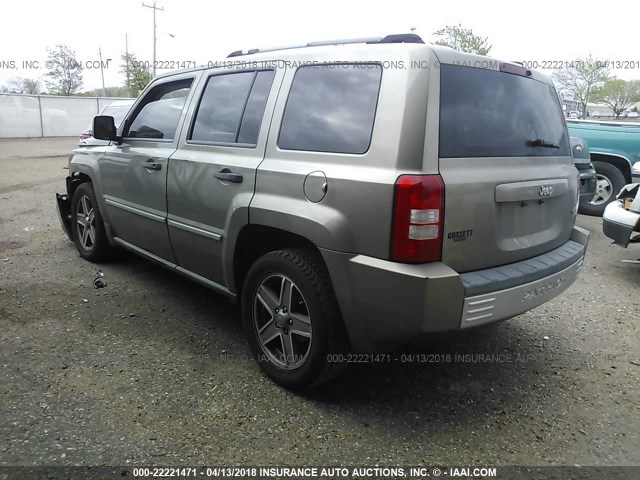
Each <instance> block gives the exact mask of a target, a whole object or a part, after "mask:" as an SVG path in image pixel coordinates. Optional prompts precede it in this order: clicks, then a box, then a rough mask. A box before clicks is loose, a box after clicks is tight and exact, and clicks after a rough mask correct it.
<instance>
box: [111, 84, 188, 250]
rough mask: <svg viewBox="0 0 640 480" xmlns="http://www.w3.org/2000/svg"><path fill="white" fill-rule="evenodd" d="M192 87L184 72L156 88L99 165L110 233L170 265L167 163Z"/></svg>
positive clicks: (139, 104) (124, 125)
mask: <svg viewBox="0 0 640 480" xmlns="http://www.w3.org/2000/svg"><path fill="white" fill-rule="evenodd" d="M194 83H195V76H194V74H183V75H179V76H171V77H168V79H167V80H165V81H162V82H160V83H157V84H155V85H154V86H153V87H152V88H151V89H150V90H148V91H147V92H146V93H145V94H144V97H143V98H142V99H141V100H140V101H139V102H138V103H137V105H136V106H135V108H134V109H133V110H132V111H131V113H130V115H129V117H128V118H127V119H126V120H125V122H124V123H123V126H122V127H121V130H122V137H123V138H122V143H121V144H120V145H115V144H114V145H111V146H110V147H108V148H107V149H106V152H105V155H104V157H103V158H101V159H100V161H99V171H100V176H101V179H102V185H103V195H104V203H105V204H106V208H107V215H108V218H109V220H110V225H111V227H112V229H113V235H114V236H115V237H117V238H118V239H120V240H124V241H125V242H127V243H129V244H131V245H134V246H136V247H138V248H141V249H143V250H145V251H147V252H148V253H151V254H153V255H155V256H158V257H160V258H162V259H164V260H166V261H168V262H171V263H175V257H174V255H173V251H172V249H171V244H170V242H169V233H168V231H167V198H166V194H167V172H168V160H169V157H170V156H171V154H172V153H173V152H175V150H176V145H177V139H178V136H179V133H180V131H179V130H180V126H181V125H182V121H183V120H182V118H183V116H184V110H185V106H186V105H187V104H188V101H190V98H191V96H190V92H191V87H192V85H193V84H194Z"/></svg>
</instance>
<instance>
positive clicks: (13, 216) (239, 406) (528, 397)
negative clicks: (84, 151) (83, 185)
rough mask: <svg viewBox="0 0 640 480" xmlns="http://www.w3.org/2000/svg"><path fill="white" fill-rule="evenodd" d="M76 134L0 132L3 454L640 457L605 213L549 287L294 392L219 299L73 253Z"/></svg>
mask: <svg viewBox="0 0 640 480" xmlns="http://www.w3.org/2000/svg"><path fill="white" fill-rule="evenodd" d="M75 141H76V139H62V140H59V139H55V140H52V139H44V140H40V141H35V140H31V141H25V140H21V141H0V157H2V158H0V171H1V172H2V175H0V326H1V329H0V338H1V343H0V365H1V368H2V376H1V377H0V465H125V464H133V465H135V464H163V465H179V464H189V465H206V464H212V463H215V464H262V465H304V464H314V465H321V464H332V465H337V464H346V465H357V464H359V465H374V464H396V465H399V464H403V465H410V464H420V463H424V464H448V465H460V464H488V465H573V464H582V465H639V464H640V435H639V433H640V394H639V389H638V380H639V377H640V348H639V345H640V341H639V338H640V336H639V335H638V333H639V326H638V319H639V312H640V303H639V302H640V297H639V296H638V291H639V290H638V288H639V286H640V267H639V266H638V265H632V264H625V263H622V262H621V260H622V259H625V258H626V259H634V258H637V257H638V256H640V250H639V249H638V247H633V246H632V247H631V248H629V249H628V250H624V249H621V248H618V247H616V246H612V245H610V242H609V241H608V240H607V239H606V238H605V237H604V236H603V234H602V230H601V221H600V219H597V218H591V217H583V216H580V217H579V219H578V224H580V225H581V226H584V227H586V228H588V229H589V230H590V231H591V232H592V237H591V241H590V245H589V255H588V257H587V260H586V266H585V269H584V271H583V273H582V275H581V276H580V278H579V279H578V281H577V282H576V283H575V284H574V285H573V286H572V287H571V288H570V289H569V290H568V291H567V292H565V293H564V294H563V295H562V296H560V297H559V298H556V299H555V300H554V301H553V302H550V303H548V304H546V305H543V306H541V307H539V308H537V309H535V310H533V311H531V312H529V313H526V314H524V315H521V316H519V317H517V318H514V319H512V320H510V321H507V322H503V323H501V324H499V325H495V326H491V327H486V328H482V329H478V330H473V331H466V332H463V333H460V334H455V335H447V336H440V337H437V338H434V339H432V340H430V341H428V342H425V343H422V344H420V345H415V346H411V347H406V348H404V349H403V350H401V351H399V352H397V353H395V354H394V356H395V357H396V358H397V359H398V360H397V361H393V362H391V363H389V364H379V365H374V364H364V365H353V366H352V367H351V368H349V369H348V370H347V372H346V374H345V375H344V376H343V377H341V378H340V379H339V380H338V381H337V382H335V383H333V384H331V385H329V386H326V387H325V388H323V389H322V390H321V391H316V392H311V393H307V394H305V395H295V394H292V393H290V392H287V391H285V390H283V389H282V388H279V387H278V386H276V385H274V384H272V383H271V382H270V381H268V380H267V379H266V378H265V377H264V376H263V375H262V374H261V373H260V371H259V369H258V367H257V366H256V365H255V364H254V363H253V361H250V360H248V357H249V350H248V347H247V346H246V344H245V341H244V338H243V334H242V329H241V326H240V324H239V322H238V319H239V311H238V309H237V307H235V306H233V305H232V304H230V303H229V302H228V301H227V300H225V299H224V298H222V297H220V296H218V295H216V294H214V293H212V292H210V291H208V290H206V289H204V288H201V287H200V286H198V285H196V284H193V283H190V282H189V281H186V280H184V279H182V278H181V277H178V276H177V275H174V274H172V273H170V272H168V271H165V270H162V269H160V268H159V267H156V266H154V265H152V264H150V263H147V262H146V261H144V260H142V259H138V258H136V257H133V256H131V255H129V254H124V253H123V254H122V255H121V257H120V258H119V259H118V260H116V261H115V262H113V263H109V264H106V265H101V266H97V265H93V264H90V263H88V262H86V261H84V260H82V259H81V258H80V257H79V255H78V254H77V253H76V250H75V247H74V246H73V244H72V243H70V242H69V241H68V239H67V238H66V236H65V235H64V233H63V232H62V230H61V228H60V226H59V224H58V218H57V215H56V211H55V202H54V196H53V194H54V192H56V191H63V189H64V178H65V176H66V171H65V170H63V167H65V166H66V152H67V151H68V150H69V149H70V148H71V147H72V146H73V145H74V143H75ZM25 145H26V146H27V147H28V148H25ZM34 152H35V153H34ZM56 154H64V156H63V157H60V156H53V157H52V156H48V155H56ZM19 157H20V158H19ZM99 271H101V272H102V273H103V274H104V279H105V280H106V281H107V286H106V287H105V288H103V289H95V288H94V287H93V280H94V278H95V277H96V275H97V273H98V272H99ZM416 353H417V354H421V353H422V354H425V356H426V355H429V354H434V355H433V356H432V357H427V358H426V360H430V361H428V362H422V363H408V362H402V361H401V360H402V358H403V357H404V356H406V355H407V354H416ZM490 355H493V358H492V357H490ZM345 445H349V446H350V447H349V448H345Z"/></svg>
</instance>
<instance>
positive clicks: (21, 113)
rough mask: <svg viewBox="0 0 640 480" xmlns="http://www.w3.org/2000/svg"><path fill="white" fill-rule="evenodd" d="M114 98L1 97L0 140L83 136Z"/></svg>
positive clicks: (11, 95) (0, 95)
mask: <svg viewBox="0 0 640 480" xmlns="http://www.w3.org/2000/svg"><path fill="white" fill-rule="evenodd" d="M115 100H122V99H121V98H113V97H59V96H54V95H14V94H0V138H13V137H67V136H76V135H80V133H81V132H83V131H84V130H86V129H87V128H89V127H90V126H91V123H92V122H93V117H94V116H96V115H98V113H100V111H101V110H102V109H103V108H104V107H106V106H107V105H109V104H110V103H111V102H113V101H115Z"/></svg>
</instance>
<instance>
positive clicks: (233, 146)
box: [167, 69, 284, 285]
mask: <svg viewBox="0 0 640 480" xmlns="http://www.w3.org/2000/svg"><path fill="white" fill-rule="evenodd" d="M283 74H284V69H280V70H277V69H267V70H238V71H229V69H225V70H220V71H214V72H212V73H209V75H208V76H207V77H206V78H203V79H202V82H201V83H202V84H203V86H202V87H201V88H200V89H199V93H198V97H199V101H198V102H194V105H193V107H192V108H191V111H190V112H189V118H190V119H192V120H191V121H190V124H189V125H187V126H185V132H183V139H182V140H181V142H180V147H179V149H178V150H177V152H176V153H175V154H174V155H173V156H172V157H171V159H170V160H169V177H168V189H167V208H168V225H169V234H170V238H171V244H172V246H173V251H174V252H175V255H176V259H177V263H178V265H179V266H180V267H181V268H185V269H187V270H189V271H191V272H193V273H196V274H198V275H200V276H202V277H205V278H207V279H209V280H212V281H214V282H216V283H218V284H221V285H226V282H225V275H224V270H223V262H222V258H223V252H224V247H225V245H226V244H227V240H228V234H229V231H230V230H231V224H232V222H234V223H235V224H239V225H244V224H246V223H248V222H249V203H250V202H251V199H252V197H253V193H254V188H255V179H256V169H257V168H258V165H259V164H260V162H262V159H263V158H264V151H265V144H266V138H267V133H268V128H269V124H270V120H271V118H270V116H269V115H264V112H265V111H267V112H269V111H271V110H272V109H273V103H274V102H275V97H276V94H277V91H278V86H279V84H280V83H281V82H282V76H283ZM187 127H188V128H187Z"/></svg>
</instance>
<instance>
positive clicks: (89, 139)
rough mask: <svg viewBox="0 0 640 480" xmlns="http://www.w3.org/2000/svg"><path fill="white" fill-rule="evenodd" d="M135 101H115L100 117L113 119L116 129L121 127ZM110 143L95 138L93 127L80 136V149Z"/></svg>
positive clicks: (102, 111)
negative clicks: (104, 116) (105, 116)
mask: <svg viewBox="0 0 640 480" xmlns="http://www.w3.org/2000/svg"><path fill="white" fill-rule="evenodd" d="M134 102H135V99H131V100H115V101H113V102H112V103H110V104H109V105H107V106H106V107H104V108H103V109H102V110H101V111H100V115H109V116H111V117H113V120H114V122H115V125H116V128H117V127H119V126H120V123H122V120H124V117H125V115H126V114H127V112H128V111H129V109H130V108H131V105H133V104H134ZM108 143H109V142H106V141H104V140H98V139H97V138H94V137H93V125H91V126H90V127H89V128H88V129H86V130H85V131H84V132H82V133H81V134H80V142H79V143H78V146H80V147H94V146H96V145H108Z"/></svg>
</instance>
